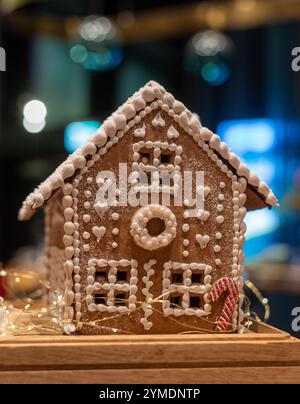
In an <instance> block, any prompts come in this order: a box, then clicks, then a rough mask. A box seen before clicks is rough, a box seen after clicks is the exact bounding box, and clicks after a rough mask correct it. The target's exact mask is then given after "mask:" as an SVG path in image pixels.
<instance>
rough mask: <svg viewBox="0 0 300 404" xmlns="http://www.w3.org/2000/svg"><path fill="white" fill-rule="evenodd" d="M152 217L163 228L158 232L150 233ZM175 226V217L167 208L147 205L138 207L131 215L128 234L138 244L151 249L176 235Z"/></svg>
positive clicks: (163, 244) (166, 242)
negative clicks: (158, 221) (159, 222)
mask: <svg viewBox="0 0 300 404" xmlns="http://www.w3.org/2000/svg"><path fill="white" fill-rule="evenodd" d="M152 219H158V220H160V221H161V223H162V226H163V229H162V231H161V232H160V233H159V234H152V232H151V231H150V221H152ZM176 228H177V222H176V217H175V215H174V213H173V212H172V211H171V210H170V209H169V208H167V207H166V206H162V205H147V206H143V207H142V208H140V209H139V210H138V211H137V212H136V213H135V214H134V216H133V217H132V220H131V226H130V234H131V235H132V237H133V239H134V241H135V243H136V244H137V245H138V246H140V247H142V248H144V249H145V250H150V251H153V250H157V249H158V248H161V247H165V246H167V245H168V244H170V243H171V241H173V240H174V238H175V237H176ZM149 233H150V234H149Z"/></svg>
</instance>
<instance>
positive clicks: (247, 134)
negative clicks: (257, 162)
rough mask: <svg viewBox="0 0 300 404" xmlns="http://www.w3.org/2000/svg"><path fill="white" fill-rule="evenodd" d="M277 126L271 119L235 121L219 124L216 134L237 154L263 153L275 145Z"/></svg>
mask: <svg viewBox="0 0 300 404" xmlns="http://www.w3.org/2000/svg"><path fill="white" fill-rule="evenodd" d="M278 126H279V123H277V122H276V121H273V120H271V119H264V118H262V119H237V120H232V121H224V122H221V123H220V125H219V126H218V129H217V133H218V134H219V135H220V136H221V137H222V138H223V139H224V141H225V142H226V143H227V144H228V145H229V146H230V147H231V148H232V150H234V152H235V153H237V154H243V153H245V152H249V151H253V152H265V151H268V150H270V149H272V147H273V146H274V145H275V132H276V130H277V128H278Z"/></svg>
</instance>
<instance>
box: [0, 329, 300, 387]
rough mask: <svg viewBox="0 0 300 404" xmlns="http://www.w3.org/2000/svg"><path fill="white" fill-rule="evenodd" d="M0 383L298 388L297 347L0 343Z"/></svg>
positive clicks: (248, 337)
mask: <svg viewBox="0 0 300 404" xmlns="http://www.w3.org/2000/svg"><path fill="white" fill-rule="evenodd" d="M0 381H1V383H64V382H67V383H114V382H117V383H196V384H204V383H259V382H261V383H299V382H300V341H299V340H298V339H295V338H293V337H291V336H290V335H289V334H288V333H285V332H282V331H280V330H277V329H276V328H274V327H271V326H268V325H265V324H259V323H258V324H256V325H255V327H254V330H253V331H252V332H248V333H246V334H243V335H238V334H218V335H217V334H184V335H182V334H181V335H130V336H128V335H126V336H123V335H115V336H63V335H53V336H49V335H48V336H41V335H28V336H16V337H12V336H10V337H6V336H4V337H0Z"/></svg>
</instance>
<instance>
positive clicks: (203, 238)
mask: <svg viewBox="0 0 300 404" xmlns="http://www.w3.org/2000/svg"><path fill="white" fill-rule="evenodd" d="M196 241H197V243H198V244H199V245H200V248H201V249H202V250H203V249H204V248H206V246H207V244H208V243H209V241H210V237H209V235H207V234H205V235H201V234H196Z"/></svg>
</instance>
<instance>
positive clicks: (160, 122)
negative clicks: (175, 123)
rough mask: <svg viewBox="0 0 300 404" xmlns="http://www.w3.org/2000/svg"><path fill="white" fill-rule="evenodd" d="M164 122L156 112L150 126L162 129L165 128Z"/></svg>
mask: <svg viewBox="0 0 300 404" xmlns="http://www.w3.org/2000/svg"><path fill="white" fill-rule="evenodd" d="M165 124H166V123H165V120H164V119H163V117H162V116H161V114H160V113H159V112H158V113H157V114H156V115H155V117H154V119H153V121H152V125H153V126H161V127H164V126H165Z"/></svg>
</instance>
